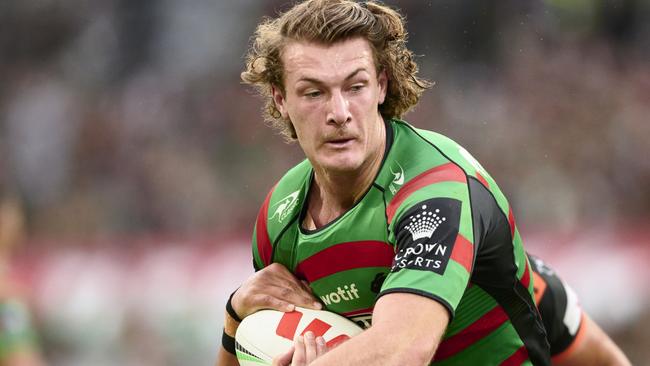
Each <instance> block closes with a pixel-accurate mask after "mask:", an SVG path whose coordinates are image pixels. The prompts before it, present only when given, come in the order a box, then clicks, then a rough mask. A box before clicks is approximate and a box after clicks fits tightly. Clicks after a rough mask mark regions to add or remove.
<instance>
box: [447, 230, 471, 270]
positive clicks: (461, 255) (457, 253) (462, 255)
mask: <svg viewBox="0 0 650 366" xmlns="http://www.w3.org/2000/svg"><path fill="white" fill-rule="evenodd" d="M451 259H453V260H455V261H456V262H458V263H459V264H460V265H462V266H463V267H465V270H467V272H468V273H472V260H473V259H474V246H473V245H472V243H470V241H469V240H467V239H466V238H465V237H464V236H462V235H460V234H458V235H457V236H456V242H455V243H454V250H453V251H452V252H451Z"/></svg>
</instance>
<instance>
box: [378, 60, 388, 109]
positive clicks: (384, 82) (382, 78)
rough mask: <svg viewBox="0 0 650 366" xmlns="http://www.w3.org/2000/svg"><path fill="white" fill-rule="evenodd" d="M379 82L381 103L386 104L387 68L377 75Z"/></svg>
mask: <svg viewBox="0 0 650 366" xmlns="http://www.w3.org/2000/svg"><path fill="white" fill-rule="evenodd" d="M377 83H378V84H379V104H380V105H381V104H384V100H386V92H387V90H388V75H386V69H383V70H381V71H380V72H379V75H377Z"/></svg>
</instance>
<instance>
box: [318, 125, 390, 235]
mask: <svg viewBox="0 0 650 366" xmlns="http://www.w3.org/2000/svg"><path fill="white" fill-rule="evenodd" d="M382 135H383V136H382V137H381V139H380V140H379V142H380V143H379V144H378V146H377V150H376V152H375V153H374V154H372V155H371V158H370V159H369V160H368V162H367V163H366V164H364V165H363V166H362V167H361V168H360V169H359V170H358V171H356V172H354V173H353V174H350V173H337V172H328V171H325V170H319V169H315V170H314V175H315V177H314V181H313V182H312V187H311V190H310V194H309V198H308V200H309V203H308V205H309V207H308V210H307V217H306V220H305V224H307V225H306V226H307V227H311V228H312V229H316V228H319V227H322V226H324V225H326V224H327V223H329V222H331V221H332V220H334V219H336V218H337V217H339V216H341V215H342V214H343V213H345V212H346V211H347V210H349V209H350V208H352V207H353V206H354V205H355V204H356V203H357V202H359V201H360V200H361V199H362V198H363V196H364V195H365V193H366V192H367V191H368V189H369V188H370V186H371V185H372V183H373V181H374V179H375V177H376V176H377V172H378V171H379V169H380V168H381V162H382V160H383V154H384V150H385V146H386V137H385V131H384V133H383V134H382Z"/></svg>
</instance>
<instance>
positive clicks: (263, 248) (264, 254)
mask: <svg viewBox="0 0 650 366" xmlns="http://www.w3.org/2000/svg"><path fill="white" fill-rule="evenodd" d="M274 189H275V187H273V188H272V189H271V190H270V191H269V193H268V194H267V195H266V198H265V199H264V203H263V204H262V207H260V211H259V213H258V214H257V219H256V220H255V227H254V229H253V239H252V247H253V267H254V268H255V271H256V272H257V271H259V270H260V269H262V268H264V267H266V266H268V265H269V264H271V260H272V255H273V246H272V244H271V239H270V237H269V230H268V214H269V204H270V201H271V196H272V194H273V191H274Z"/></svg>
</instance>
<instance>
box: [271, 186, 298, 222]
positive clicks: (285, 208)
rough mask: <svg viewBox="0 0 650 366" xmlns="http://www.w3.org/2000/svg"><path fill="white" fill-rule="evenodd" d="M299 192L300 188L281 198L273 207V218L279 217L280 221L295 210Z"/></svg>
mask: <svg viewBox="0 0 650 366" xmlns="http://www.w3.org/2000/svg"><path fill="white" fill-rule="evenodd" d="M299 193H300V191H299V190H298V191H295V192H293V193H291V194H289V195H288V196H286V197H284V198H283V199H281V200H280V201H279V202H278V203H276V204H275V205H273V207H275V211H274V212H273V216H271V219H273V218H276V217H277V219H278V221H279V222H282V221H284V219H286V218H287V216H288V215H289V214H290V213H291V212H292V211H293V209H294V208H295V207H296V205H298V201H299V200H298V194H299ZM269 220H270V219H269Z"/></svg>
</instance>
